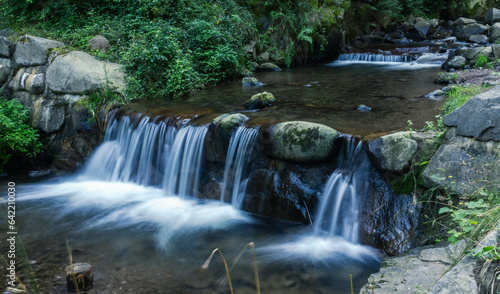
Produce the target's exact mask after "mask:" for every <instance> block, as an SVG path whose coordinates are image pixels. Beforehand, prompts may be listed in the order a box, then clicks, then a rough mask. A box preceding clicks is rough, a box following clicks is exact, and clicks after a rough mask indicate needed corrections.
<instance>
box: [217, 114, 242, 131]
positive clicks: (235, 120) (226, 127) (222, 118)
mask: <svg viewBox="0 0 500 294" xmlns="http://www.w3.org/2000/svg"><path fill="white" fill-rule="evenodd" d="M247 120H248V117H247V116H246V115H244V114H241V113H235V114H227V113H225V114H222V115H219V116H218V117H216V118H215V119H214V120H213V121H212V125H214V126H215V127H216V128H220V129H221V130H222V131H223V132H224V133H225V134H227V135H230V134H231V133H232V132H233V131H234V130H235V129H236V128H237V127H239V126H240V125H242V124H243V123H244V122H246V121H247Z"/></svg>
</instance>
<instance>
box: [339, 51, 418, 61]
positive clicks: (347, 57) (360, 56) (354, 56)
mask: <svg viewBox="0 0 500 294" xmlns="http://www.w3.org/2000/svg"><path fill="white" fill-rule="evenodd" d="M338 60H341V61H351V62H354V61H357V62H413V61H415V58H413V57H412V56H410V55H384V54H371V53H347V54H340V55H339V58H338Z"/></svg>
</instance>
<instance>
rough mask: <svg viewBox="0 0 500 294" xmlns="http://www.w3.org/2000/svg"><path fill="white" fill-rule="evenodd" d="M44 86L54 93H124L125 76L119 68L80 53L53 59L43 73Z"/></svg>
mask: <svg viewBox="0 0 500 294" xmlns="http://www.w3.org/2000/svg"><path fill="white" fill-rule="evenodd" d="M46 82H47V86H48V87H49V89H50V90H52V91H53V92H54V93H67V94H83V93H87V92H92V91H103V90H105V89H106V90H111V91H114V92H117V93H124V91H125V74H124V72H123V71H122V68H121V65H119V64H116V63H111V62H104V61H100V60H97V59H95V58H94V57H92V56H90V55H89V54H87V53H85V52H80V51H72V52H70V53H68V54H64V55H59V56H57V57H56V59H55V60H54V61H53V62H52V64H51V65H50V66H49V68H48V69H47V80H46Z"/></svg>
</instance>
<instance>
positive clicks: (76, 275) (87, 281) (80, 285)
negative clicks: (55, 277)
mask: <svg viewBox="0 0 500 294" xmlns="http://www.w3.org/2000/svg"><path fill="white" fill-rule="evenodd" d="M66 284H67V285H68V291H70V292H79V291H85V290H88V289H90V288H92V286H93V285H94V272H93V268H92V266H91V265H90V264H88V263H85V262H81V263H75V264H73V265H68V266H67V267H66Z"/></svg>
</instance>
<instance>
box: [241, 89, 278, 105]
mask: <svg viewBox="0 0 500 294" xmlns="http://www.w3.org/2000/svg"><path fill="white" fill-rule="evenodd" d="M275 101H276V98H274V95H273V94H271V93H268V92H262V93H259V94H255V95H253V96H252V97H251V98H250V99H248V100H247V101H246V102H245V108H246V109H259V108H264V107H267V106H270V105H271V104H272V103H274V102H275Z"/></svg>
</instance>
